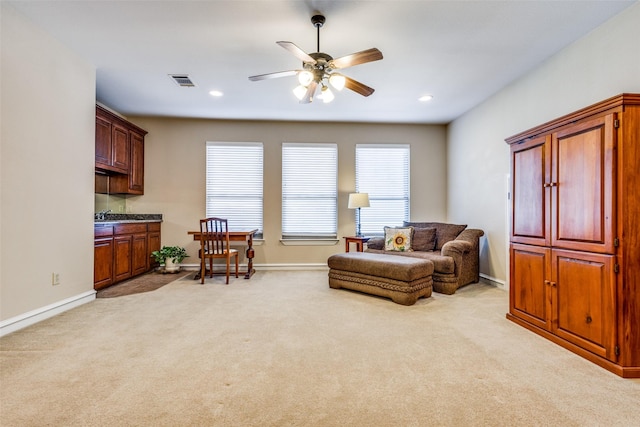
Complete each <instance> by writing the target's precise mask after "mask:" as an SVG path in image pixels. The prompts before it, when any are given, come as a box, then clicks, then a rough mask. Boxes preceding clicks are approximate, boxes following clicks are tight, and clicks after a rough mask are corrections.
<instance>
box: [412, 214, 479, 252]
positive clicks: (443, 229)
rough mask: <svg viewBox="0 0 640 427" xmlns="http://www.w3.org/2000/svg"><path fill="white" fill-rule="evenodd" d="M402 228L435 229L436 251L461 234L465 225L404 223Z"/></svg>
mask: <svg viewBox="0 0 640 427" xmlns="http://www.w3.org/2000/svg"><path fill="white" fill-rule="evenodd" d="M403 226H405V227H409V226H411V227H415V228H431V227H433V228H435V229H436V250H437V251H439V250H440V249H442V246H444V244H445V243H447V242H450V241H452V240H454V239H455V238H456V237H458V235H459V234H460V233H462V232H463V231H464V230H465V229H466V228H467V225H466V224H464V225H458V224H447V223H444V222H409V221H404V223H403Z"/></svg>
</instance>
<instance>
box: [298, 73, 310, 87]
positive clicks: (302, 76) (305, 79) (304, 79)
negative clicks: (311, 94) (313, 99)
mask: <svg viewBox="0 0 640 427" xmlns="http://www.w3.org/2000/svg"><path fill="white" fill-rule="evenodd" d="M312 81H313V73H312V72H311V71H306V70H305V71H300V72H299V73H298V82H299V83H300V85H301V86H309V83H311V82H312Z"/></svg>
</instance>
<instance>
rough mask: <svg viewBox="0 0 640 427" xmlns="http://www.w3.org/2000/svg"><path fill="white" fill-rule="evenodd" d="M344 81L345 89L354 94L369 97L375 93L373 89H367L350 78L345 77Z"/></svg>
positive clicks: (367, 87)
mask: <svg viewBox="0 0 640 427" xmlns="http://www.w3.org/2000/svg"><path fill="white" fill-rule="evenodd" d="M344 79H345V81H344V87H346V88H347V89H350V90H352V91H354V92H357V93H359V94H360V95H362V96H369V95H371V94H372V93H373V92H375V89H374V88H372V87H369V86H367V85H365V84H363V83H360V82H359V81H357V80H353V79H352V78H349V77H346V76H345V78H344Z"/></svg>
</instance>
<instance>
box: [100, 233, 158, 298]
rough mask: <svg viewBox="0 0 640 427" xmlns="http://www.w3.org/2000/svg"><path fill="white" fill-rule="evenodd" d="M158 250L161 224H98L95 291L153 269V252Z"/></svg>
mask: <svg viewBox="0 0 640 427" xmlns="http://www.w3.org/2000/svg"><path fill="white" fill-rule="evenodd" d="M159 249H160V223H156V222H150V223H146V222H145V223H139V224H136V223H124V224H96V225H95V227H94V289H96V290H98V289H102V288H105V287H107V286H110V285H113V284H115V283H118V282H121V281H123V280H127V279H129V278H131V277H135V276H138V275H140V274H144V273H146V272H147V271H149V270H150V269H151V268H153V267H154V265H153V264H152V262H151V252H153V251H155V250H159Z"/></svg>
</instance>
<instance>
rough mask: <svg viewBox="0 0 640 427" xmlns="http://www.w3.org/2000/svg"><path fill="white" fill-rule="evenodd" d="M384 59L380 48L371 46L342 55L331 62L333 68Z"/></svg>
mask: <svg viewBox="0 0 640 427" xmlns="http://www.w3.org/2000/svg"><path fill="white" fill-rule="evenodd" d="M381 59H382V52H380V51H379V50H378V49H376V48H375V47H374V48H371V49H367V50H363V51H361V52H356V53H352V54H351V55H346V56H341V57H340V58H336V59H334V60H333V61H331V62H330V65H331V68H333V69H339V68H347V67H353V66H354V65H358V64H364V63H367V62H373V61H379V60H381Z"/></svg>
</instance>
